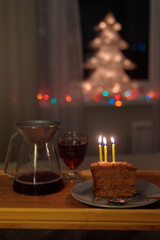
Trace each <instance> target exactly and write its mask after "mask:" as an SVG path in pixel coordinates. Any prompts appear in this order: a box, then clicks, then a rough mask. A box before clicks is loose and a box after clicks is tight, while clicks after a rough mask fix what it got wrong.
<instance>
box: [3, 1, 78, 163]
mask: <svg viewBox="0 0 160 240" xmlns="http://www.w3.org/2000/svg"><path fill="white" fill-rule="evenodd" d="M0 25H1V26H0V31H1V33H0V50H1V51H0V100H1V101H0V116H1V118H0V128H1V131H0V132H1V135H0V136H1V138H0V161H4V158H5V154H6V149H7V145H8V141H9V137H10V135H11V131H12V126H13V125H14V123H15V122H16V121H20V120H32V119H48V120H58V121H61V122H62V125H63V129H64V130H72V129H74V130H82V129H83V119H82V112H83V107H82V97H81V93H80V91H79V90H78V91H77V87H75V83H76V82H77V83H78V82H80V81H81V79H82V50H81V31H80V21H79V11H78V0H38V1H36V0H13V1H10V0H1V1H0ZM39 92H42V93H43V94H45V93H47V94H48V95H49V100H48V101H44V100H41V101H40V100H38V99H37V94H38V93H39ZM66 95H70V96H71V97H72V101H71V102H66V100H65V97H66ZM52 98H54V99H56V103H54V104H53V103H51V99H52Z"/></svg>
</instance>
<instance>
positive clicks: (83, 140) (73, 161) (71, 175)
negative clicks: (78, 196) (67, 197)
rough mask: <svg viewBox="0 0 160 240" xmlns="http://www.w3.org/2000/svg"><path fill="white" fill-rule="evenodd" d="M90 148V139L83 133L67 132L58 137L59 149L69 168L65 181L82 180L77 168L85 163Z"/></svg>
mask: <svg viewBox="0 0 160 240" xmlns="http://www.w3.org/2000/svg"><path fill="white" fill-rule="evenodd" d="M87 147H88V137H87V135H85V134H83V133H78V132H75V131H74V132H66V133H62V134H60V135H59V136H58V148H59V154H60V157H61V159H62V161H63V162H64V163H65V164H66V166H67V167H68V168H69V172H68V174H67V175H65V176H64V180H65V181H69V182H75V181H76V182H78V181H81V180H82V177H81V176H80V175H79V173H78V170H77V168H78V167H79V165H80V164H81V163H82V162H83V160H84V158H85V155H86V152H87Z"/></svg>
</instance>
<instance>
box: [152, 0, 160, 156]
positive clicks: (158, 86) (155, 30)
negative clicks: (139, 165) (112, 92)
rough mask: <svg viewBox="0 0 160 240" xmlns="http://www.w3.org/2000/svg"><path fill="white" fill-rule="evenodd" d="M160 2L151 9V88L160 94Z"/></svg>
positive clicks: (159, 142) (157, 105) (156, 142)
mask: <svg viewBox="0 0 160 240" xmlns="http://www.w3.org/2000/svg"><path fill="white" fill-rule="evenodd" d="M159 11H160V1H159V0H152V1H151V7H150V16H151V18H150V39H149V40H150V62H149V73H150V76H149V78H150V83H151V86H150V88H151V89H153V90H155V91H156V92H157V91H158V92H159V94H160V68H159V62H160V44H159V43H160V28H159V24H160V15H159ZM153 150H154V152H160V97H158V98H157V99H156V101H155V102H154V105H153Z"/></svg>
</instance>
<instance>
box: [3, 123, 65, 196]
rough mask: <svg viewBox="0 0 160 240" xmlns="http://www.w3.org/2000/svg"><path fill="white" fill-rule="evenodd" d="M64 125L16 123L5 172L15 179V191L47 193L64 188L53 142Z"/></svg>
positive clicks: (34, 193)
mask: <svg viewBox="0 0 160 240" xmlns="http://www.w3.org/2000/svg"><path fill="white" fill-rule="evenodd" d="M60 128H61V124H60V123H59V122H56V121H43V120H34V121H23V122H18V123H16V125H15V129H16V132H15V133H14V134H13V135H12V136H11V138H10V142H9V146H8V151H7V155H6V159H5V169H4V170H5V173H6V174H7V175H8V176H10V177H12V178H14V182H13V189H14V191H16V192H18V193H21V194H26V195H45V194H51V193H55V192H58V191H60V190H61V189H62V188H63V177H62V173H61V169H60V165H59V160H58V157H57V153H56V149H55V147H54V143H53V136H54V133H55V132H56V131H57V130H58V129H60Z"/></svg>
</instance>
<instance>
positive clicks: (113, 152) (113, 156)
mask: <svg viewBox="0 0 160 240" xmlns="http://www.w3.org/2000/svg"><path fill="white" fill-rule="evenodd" d="M111 142H112V162H115V161H116V160H115V142H114V138H113V137H111Z"/></svg>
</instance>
